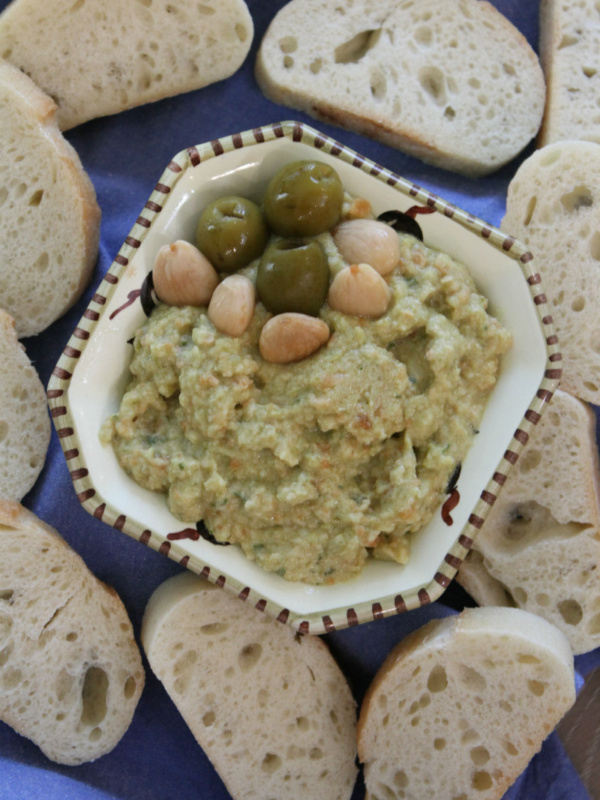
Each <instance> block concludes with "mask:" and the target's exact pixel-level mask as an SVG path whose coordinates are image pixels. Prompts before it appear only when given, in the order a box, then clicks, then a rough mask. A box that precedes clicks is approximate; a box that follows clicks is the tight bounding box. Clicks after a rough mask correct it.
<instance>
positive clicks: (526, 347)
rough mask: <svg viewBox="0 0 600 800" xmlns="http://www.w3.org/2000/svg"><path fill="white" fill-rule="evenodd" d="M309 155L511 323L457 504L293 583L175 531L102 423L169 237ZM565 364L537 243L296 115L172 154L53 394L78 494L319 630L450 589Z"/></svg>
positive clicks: (140, 535) (190, 229)
mask: <svg viewBox="0 0 600 800" xmlns="http://www.w3.org/2000/svg"><path fill="white" fill-rule="evenodd" d="M302 158H317V159H319V160H322V161H325V162H329V163H331V164H333V165H334V166H335V168H336V170H337V171H338V173H339V174H340V177H341V179H342V182H343V183H344V186H345V188H346V189H347V190H348V191H349V192H351V193H352V194H354V195H358V196H361V197H366V198H367V199H369V200H370V201H371V204H372V206H373V209H374V211H375V213H376V214H379V213H381V212H382V211H386V210H389V209H399V210H401V211H405V212H406V211H408V210H409V209H412V213H413V214H415V213H416V214H417V215H418V221H419V223H420V224H421V227H422V230H423V235H424V240H425V242H426V244H428V245H430V246H433V247H435V248H438V249H440V250H443V251H446V252H447V253H450V254H451V255H452V256H454V257H456V258H458V259H460V260H461V261H463V262H464V263H465V264H466V265H467V267H468V268H469V270H470V272H471V274H472V276H473V278H474V280H475V283H476V284H477V287H478V289H479V290H480V291H481V292H482V293H483V294H484V295H486V296H487V297H488V299H489V302H490V310H491V311H492V313H493V314H494V315H495V316H497V317H498V318H499V319H500V321H501V322H502V323H503V324H504V325H505V326H506V327H507V328H508V329H509V330H510V331H511V332H512V334H513V337H514V344H513V347H512V349H511V350H510V352H509V353H508V354H507V355H506V356H505V357H504V359H503V363H502V367H501V372H500V376H499V380H498V383H497V385H496V387H495V389H494V391H493V393H492V395H491V397H490V398H489V401H488V403H487V406H486V409H485V413H484V417H483V420H482V423H481V426H480V431H479V434H478V436H477V437H476V439H475V442H474V444H473V446H472V447H471V449H470V451H469V453H468V456H467V457H466V459H465V460H464V462H463V465H462V472H461V475H460V480H459V482H458V486H457V493H455V494H454V496H453V499H452V505H453V506H454V502H455V501H456V500H458V499H459V500H460V502H458V505H456V506H455V507H454V508H453V510H452V512H451V514H444V515H442V514H441V513H438V514H437V515H436V516H435V518H434V519H433V520H432V522H431V523H430V524H429V525H428V526H427V527H426V528H425V529H423V530H422V531H420V532H419V533H418V534H416V535H415V536H414V537H413V541H412V554H411V557H410V561H409V563H408V564H407V565H406V566H400V565H398V564H392V563H385V562H378V561H371V562H370V563H368V564H367V566H366V568H365V569H364V571H363V572H362V574H361V575H360V576H359V577H356V578H354V579H353V580H351V581H348V582H344V583H340V584H336V585H333V586H313V585H307V584H303V583H291V582H288V581H285V580H284V579H283V578H281V577H279V576H278V575H275V574H272V573H268V572H265V571H263V570H262V569H261V568H259V567H258V566H256V564H253V563H252V562H250V561H248V560H247V559H246V558H245V556H244V555H243V554H242V552H241V551H240V550H239V548H237V547H218V546H215V545H213V544H211V543H210V542H209V541H206V540H205V539H203V538H196V539H194V538H183V539H182V538H179V537H178V536H173V533H174V532H180V531H181V530H182V527H183V526H182V524H181V522H179V521H178V520H177V519H175V518H174V517H173V516H172V515H171V514H170V512H169V511H168V509H167V505H166V500H165V496H164V495H162V494H155V493H152V492H149V491H146V490H145V489H142V488H141V487H140V486H138V485H137V484H136V483H135V482H134V481H133V480H132V479H131V478H129V477H128V476H127V475H126V474H125V473H124V471H123V470H122V469H121V467H120V466H119V464H118V462H117V460H116V457H115V455H114V452H113V450H112V448H111V447H110V446H103V445H102V444H101V443H100V440H99V437H98V433H99V430H100V427H101V425H102V423H103V422H104V420H105V419H106V418H107V417H108V416H109V415H110V414H112V413H114V412H115V411H116V410H117V408H118V405H119V401H120V398H121V396H122V392H123V389H124V386H125V384H126V382H127V377H128V365H129V362H130V358H131V352H132V349H131V345H130V343H129V342H130V340H131V338H132V336H133V334H134V332H135V331H136V329H137V328H138V327H139V326H140V324H142V323H143V321H144V319H145V316H144V312H143V310H142V306H141V302H140V298H139V295H140V289H141V286H142V283H143V280H144V277H145V276H146V275H147V273H148V272H149V271H150V270H151V269H152V265H153V261H154V256H155V254H156V251H157V250H158V248H159V247H161V246H162V245H163V244H166V243H168V242H171V241H173V240H175V239H179V238H183V239H191V240H193V235H194V230H195V222H196V219H197V217H198V214H199V210H200V209H201V208H202V207H203V206H204V205H205V204H206V203H207V202H210V201H211V200H213V199H214V198H216V197H217V196H219V195H223V194H226V193H233V192H235V193H236V194H242V195H246V196H249V197H253V198H260V197H261V195H262V193H263V191H264V188H265V186H266V184H267V182H268V180H269V178H270V177H271V176H272V175H273V174H274V173H275V172H276V171H277V170H278V169H279V168H280V167H282V166H283V165H284V164H286V163H288V162H289V161H292V160H296V159H302ZM425 212H427V213H425ZM559 366H560V353H559V352H558V349H557V339H556V336H555V335H554V331H553V329H552V320H551V317H550V316H549V310H548V305H547V301H546V297H545V295H544V294H543V290H542V287H541V281H540V278H539V275H538V274H537V273H536V271H535V261H534V258H533V256H532V254H531V253H530V252H528V251H527V249H526V248H525V246H524V245H522V244H520V243H519V242H518V241H516V240H514V239H513V238H512V237H510V236H507V235H506V234H505V233H502V232H501V231H499V230H497V229H495V228H494V227H492V226H490V225H487V224H486V223H485V222H482V221H481V220H478V219H476V218H474V217H473V216H471V215H469V214H467V213H465V212H463V211H461V210H460V209H458V208H457V207H456V206H454V205H452V204H449V203H447V202H444V201H443V200H442V199H440V198H439V197H436V196H433V195H431V194H430V193H428V192H426V191H423V190H422V189H421V188H419V187H418V186H416V185H414V184H412V183H409V182H407V181H405V180H403V179H402V178H400V177H399V176H398V175H395V174H393V173H392V172H390V171H389V170H386V169H385V168H383V167H381V166H379V165H377V164H375V163H374V162H372V161H370V160H369V159H367V158H364V157H363V156H361V155H359V154H357V153H355V152H354V151H352V150H350V149H348V148H347V147H345V146H344V145H342V144H340V143H339V142H337V141H335V140H333V139H330V138H329V137H327V136H325V135H323V134H321V133H319V132H318V131H315V130H314V129H312V128H310V127H308V126H306V125H304V124H301V123H297V122H283V123H277V124H273V125H267V126H264V127H261V128H256V129H254V130H250V131H245V132H243V133H239V134H235V135H233V136H227V137H224V138H221V139H217V140H215V141H212V142H208V143H205V144H202V145H198V146H195V147H190V148H188V149H187V150H184V151H182V152H180V153H178V154H177V155H176V156H175V157H174V158H173V160H172V161H171V163H170V164H169V165H168V166H167V168H166V170H165V172H164V173H163V175H162V176H161V178H160V181H159V183H158V184H157V185H156V188H155V190H154V191H153V192H152V194H151V196H150V199H149V200H148V202H147V203H146V205H145V207H144V209H143V210H142V211H141V214H140V216H139V217H138V219H137V222H136V223H135V225H134V226H133V229H132V230H131V233H130V235H129V236H128V237H127V239H126V241H125V243H124V244H123V246H122V247H121V249H120V251H119V253H118V254H117V256H116V258H115V260H114V262H113V264H112V266H111V268H110V270H109V271H108V273H107V274H106V277H105V278H104V279H103V281H102V283H101V284H100V286H99V288H98V290H97V293H96V294H95V296H94V298H93V299H92V301H91V302H90V304H89V307H88V308H87V310H86V311H85V313H84V316H83V317H82V319H81V321H80V323H79V325H78V327H77V329H76V330H75V332H74V333H73V335H72V337H71V339H70V340H69V343H68V345H67V347H66V348H65V350H64V352H63V354H62V356H61V358H60V360H59V362H58V365H57V367H56V369H55V370H54V374H53V376H52V379H51V381H50V384H49V387H48V398H49V404H50V407H51V413H52V416H53V418H54V422H55V425H56V428H57V430H58V433H59V438H60V441H61V444H62V447H63V450H64V453H65V457H66V458H67V461H68V464H69V468H70V471H71V475H72V477H73V481H74V485H75V489H76V492H77V495H78V497H79V499H80V501H81V503H82V504H83V505H84V507H85V508H86V509H87V510H88V511H89V512H90V513H91V514H93V515H94V516H95V517H97V518H99V519H102V520H104V521H105V522H106V523H108V524H110V525H112V526H114V527H115V528H117V529H119V530H121V531H123V532H124V533H126V534H129V535H130V536H133V537H135V538H136V539H138V540H139V541H140V542H142V543H144V544H147V545H150V546H151V547H153V548H155V549H156V550H158V551H160V552H161V553H163V554H165V555H168V556H169V557H170V558H173V559H175V560H176V561H178V562H179V563H181V564H183V565H185V566H186V567H187V568H189V569H191V570H193V571H194V572H197V573H200V574H202V575H204V576H205V577H207V578H208V579H209V580H211V581H214V582H216V583H218V584H221V585H224V586H225V587H226V588H228V589H230V590H231V591H233V592H235V593H236V594H237V595H239V596H240V597H241V598H243V599H245V600H246V602H251V603H253V604H254V605H256V606H257V607H258V608H260V609H262V610H264V611H266V612H267V613H270V614H272V615H273V616H275V617H277V618H278V619H279V620H281V621H284V622H287V623H289V624H291V625H293V626H294V627H296V628H297V629H299V630H301V631H302V632H307V631H310V632H311V633H321V632H324V631H330V630H333V629H335V628H341V627H345V626H347V625H355V624H358V623H361V622H367V621H370V620H373V619H378V618H380V617H383V616H386V615H388V614H395V613H399V612H402V611H405V610H407V609H411V608H415V607H417V606H419V605H422V604H425V603H429V602H431V601H433V600H435V599H437V598H438V597H439V596H440V595H441V594H442V592H443V591H444V589H445V588H446V587H447V586H448V584H449V582H450V581H451V580H452V578H453V577H454V575H455V573H456V571H457V569H458V567H459V566H460V564H461V561H462V560H463V559H464V558H465V556H466V554H467V552H468V549H469V547H470V546H471V544H472V541H473V538H474V537H475V536H476V534H477V531H478V530H479V528H480V527H481V525H482V524H483V521H484V520H485V517H486V515H487V512H488V510H489V508H490V507H491V505H492V504H493V502H494V500H495V497H496V496H497V494H498V492H499V491H500V490H501V487H502V485H503V483H504V481H505V477H506V475H507V474H508V471H509V470H510V467H511V465H512V464H513V463H514V462H515V461H516V460H517V459H518V457H519V455H520V453H521V450H522V448H523V446H524V444H525V443H526V441H527V439H528V431H529V430H530V428H531V426H532V425H535V424H536V423H537V421H538V420H539V415H540V413H541V412H542V410H543V408H544V406H545V404H546V401H547V400H548V399H549V397H550V396H551V394H552V393H553V391H554V389H555V388H556V385H557V383H558V379H559V377H560V370H559V369H557V367H559ZM191 533H192V534H193V532H191ZM169 534H171V536H170V535H169Z"/></svg>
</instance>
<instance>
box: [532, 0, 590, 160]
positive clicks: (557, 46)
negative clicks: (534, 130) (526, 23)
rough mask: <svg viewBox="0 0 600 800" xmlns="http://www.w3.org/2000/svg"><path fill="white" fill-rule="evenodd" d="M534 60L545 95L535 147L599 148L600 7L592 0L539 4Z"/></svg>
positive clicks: (543, 0) (545, 1)
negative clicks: (573, 142)
mask: <svg viewBox="0 0 600 800" xmlns="http://www.w3.org/2000/svg"><path fill="white" fill-rule="evenodd" d="M540 60H541V62H542V67H543V69H544V73H545V76H546V84H547V87H548V89H547V97H546V108H545V112H544V119H543V122H542V127H541V129H540V133H539V136H538V145H539V146H540V147H544V146H545V145H547V144H551V143H552V142H558V141H564V140H568V139H584V140H586V141H591V142H597V143H598V144H600V7H599V6H598V3H597V2H595V0H579V2H573V0H541V2H540Z"/></svg>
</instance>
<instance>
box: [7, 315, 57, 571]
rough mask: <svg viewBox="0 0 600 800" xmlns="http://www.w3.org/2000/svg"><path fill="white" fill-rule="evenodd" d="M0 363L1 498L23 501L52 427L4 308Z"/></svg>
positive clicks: (39, 384)
mask: <svg viewBox="0 0 600 800" xmlns="http://www.w3.org/2000/svg"><path fill="white" fill-rule="evenodd" d="M0 363H1V364H2V368H1V369H0V394H1V396H2V405H1V406H0V497H2V498H4V499H6V500H21V499H22V498H23V497H24V496H25V495H26V494H27V492H28V491H29V490H30V489H31V487H32V486H33V485H34V483H35V482H36V480H37V478H38V476H39V474H40V472H41V471H42V467H43V466H44V462H45V460H46V453H47V452H48V445H49V444H50V427H51V426H50V417H49V416H48V406H47V404H46V393H45V391H44V387H43V385H42V382H41V381H40V378H39V376H38V374H37V372H36V371H35V367H34V366H33V365H32V363H31V361H30V360H29V358H28V356H27V353H26V352H25V349H24V347H23V345H22V344H21V343H20V342H19V340H18V339H17V334H16V331H15V321H14V320H13V318H12V317H11V316H10V315H9V314H7V313H6V312H5V311H2V310H1V309H0ZM0 560H1V559H0Z"/></svg>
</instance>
